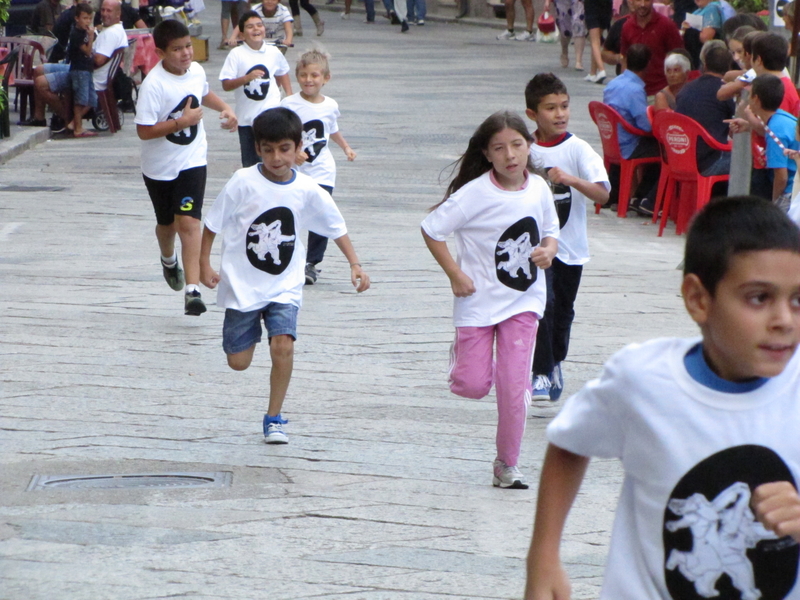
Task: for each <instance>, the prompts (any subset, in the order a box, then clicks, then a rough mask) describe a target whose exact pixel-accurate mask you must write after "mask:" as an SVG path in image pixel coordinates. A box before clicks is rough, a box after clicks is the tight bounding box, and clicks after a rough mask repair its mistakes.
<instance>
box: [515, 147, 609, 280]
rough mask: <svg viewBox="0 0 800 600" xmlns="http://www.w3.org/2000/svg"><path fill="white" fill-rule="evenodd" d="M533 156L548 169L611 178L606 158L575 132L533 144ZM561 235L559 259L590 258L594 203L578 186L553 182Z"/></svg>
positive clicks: (580, 260)
mask: <svg viewBox="0 0 800 600" xmlns="http://www.w3.org/2000/svg"><path fill="white" fill-rule="evenodd" d="M531 157H533V161H534V163H536V164H539V165H541V166H542V167H544V169H545V170H547V169H550V168H551V167H558V168H560V169H561V170H563V171H564V172H565V173H567V174H569V175H572V176H574V177H578V178H580V179H583V180H585V181H590V182H592V183H602V184H603V185H604V186H605V188H606V189H607V190H610V189H611V185H610V184H609V182H608V173H606V168H605V165H604V164H603V159H602V158H600V156H599V155H598V154H597V152H595V151H594V150H593V149H592V147H591V146H590V145H589V144H587V143H586V142H585V141H583V140H582V139H579V138H577V137H575V136H574V135H572V134H567V138H566V139H564V140H563V141H562V142H561V143H560V144H557V145H555V146H539V145H537V144H531ZM553 198H554V199H555V203H556V212H557V213H558V222H559V225H560V226H561V235H560V236H559V237H558V259H559V260H560V261H561V262H563V263H564V264H567V265H584V264H586V263H587V262H589V239H588V237H587V235H586V208H587V206H589V205H591V204H592V201H591V200H589V199H588V198H587V197H586V196H584V195H583V194H582V193H581V192H579V191H578V190H576V189H574V188H571V187H569V186H567V185H563V184H560V183H559V184H553Z"/></svg>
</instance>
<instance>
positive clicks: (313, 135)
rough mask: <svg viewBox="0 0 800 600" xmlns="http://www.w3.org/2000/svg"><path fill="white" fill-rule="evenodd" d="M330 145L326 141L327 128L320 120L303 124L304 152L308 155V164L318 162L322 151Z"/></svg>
mask: <svg viewBox="0 0 800 600" xmlns="http://www.w3.org/2000/svg"><path fill="white" fill-rule="evenodd" d="M327 144H328V142H327V141H326V140H325V126H324V125H323V124H322V121H320V120H319V119H314V120H313V121H309V122H308V123H303V152H305V153H306V154H307V155H308V158H306V162H309V163H313V162H314V161H315V160H317V157H318V156H319V154H320V152H322V149H323V148H324V147H325V146H326V145H327Z"/></svg>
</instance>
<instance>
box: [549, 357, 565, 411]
mask: <svg viewBox="0 0 800 600" xmlns="http://www.w3.org/2000/svg"><path fill="white" fill-rule="evenodd" d="M563 391H564V373H563V372H562V371H561V363H558V364H557V365H556V366H555V367H553V372H552V373H550V400H552V401H553V402H555V401H556V400H558V399H559V398H561V392H563Z"/></svg>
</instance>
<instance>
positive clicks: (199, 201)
mask: <svg viewBox="0 0 800 600" xmlns="http://www.w3.org/2000/svg"><path fill="white" fill-rule="evenodd" d="M153 41H154V42H155V45H156V53H157V54H158V57H159V58H160V59H161V61H160V62H159V63H158V64H156V66H155V67H153V69H152V70H151V71H150V73H148V75H147V77H146V78H145V80H144V81H143V82H142V85H141V87H140V88H139V98H138V100H137V102H136V119H135V120H134V121H135V123H136V133H137V134H138V135H139V139H140V140H142V176H143V177H144V183H145V186H146V187H147V192H148V193H149V195H150V200H151V201H152V202H153V208H154V209H155V213H156V222H157V225H156V238H157V239H158V246H159V248H160V249H161V266H162V271H163V273H164V279H166V281H167V284H168V285H169V287H171V288H172V289H173V290H175V291H180V290H182V289H183V287H184V282H185V284H186V294H185V296H184V313H185V314H187V315H195V316H197V315H201V314H203V313H204V312H206V305H205V304H204V303H203V299H202V297H201V296H200V286H199V283H200V237H201V229H200V217H201V214H202V210H203V196H204V194H205V189H206V162H207V161H206V150H207V147H208V144H207V143H206V133H205V129H204V128H203V109H202V108H200V104H201V103H202V105H203V106H207V107H209V108H211V109H213V110H217V111H219V113H220V115H219V118H220V119H222V127H223V128H225V129H228V130H230V131H235V130H236V125H237V122H236V115H235V114H234V112H233V110H232V109H231V107H230V106H228V105H227V104H226V103H225V102H223V101H222V100H221V99H220V98H219V96H217V95H216V94H215V93H214V92H212V91H211V90H209V89H208V82H207V81H206V74H205V71H204V70H203V67H201V66H200V65H199V64H197V63H196V62H193V60H192V59H193V58H194V54H193V51H192V38H191V36H190V35H189V30H188V29H187V28H186V26H185V25H184V24H183V23H180V22H179V21H162V22H161V23H159V24H158V25H156V27H155V29H153ZM176 234H177V235H178V237H180V239H181V255H182V256H183V267H184V269H186V276H185V280H184V272H183V270H182V269H181V267H180V265H179V264H178V255H177V253H176V252H175V235H176Z"/></svg>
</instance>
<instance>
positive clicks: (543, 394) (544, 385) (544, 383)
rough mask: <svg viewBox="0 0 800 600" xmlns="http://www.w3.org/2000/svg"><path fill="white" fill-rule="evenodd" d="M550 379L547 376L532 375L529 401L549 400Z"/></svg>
mask: <svg viewBox="0 0 800 600" xmlns="http://www.w3.org/2000/svg"><path fill="white" fill-rule="evenodd" d="M550 386H551V383H550V378H549V377H548V376H547V375H534V378H533V395H532V397H531V400H550Z"/></svg>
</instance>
